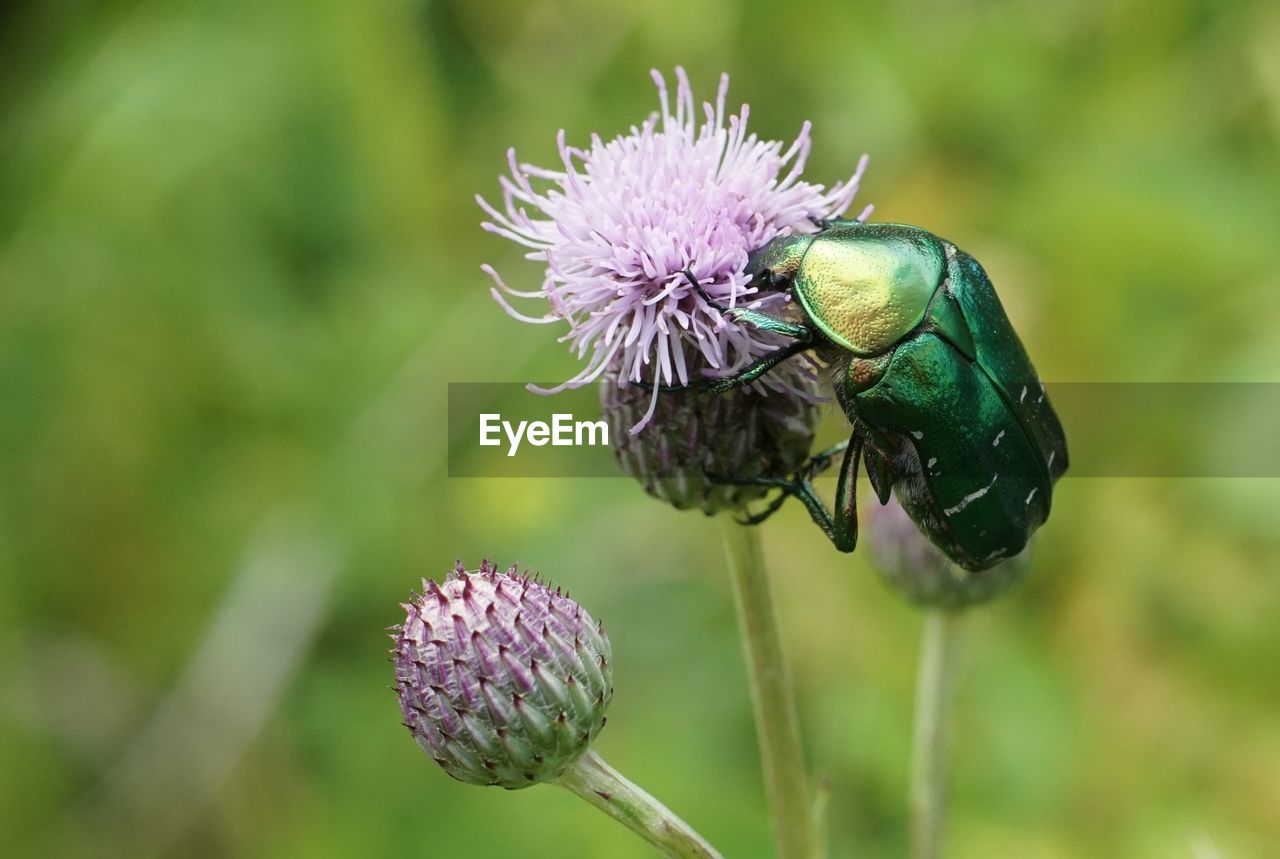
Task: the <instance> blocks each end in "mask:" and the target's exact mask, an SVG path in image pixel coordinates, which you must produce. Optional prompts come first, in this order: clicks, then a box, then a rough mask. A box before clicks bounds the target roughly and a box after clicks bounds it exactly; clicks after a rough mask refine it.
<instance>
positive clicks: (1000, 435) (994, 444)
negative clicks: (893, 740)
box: [991, 430, 1004, 447]
mask: <svg viewBox="0 0 1280 859" xmlns="http://www.w3.org/2000/svg"><path fill="white" fill-rule="evenodd" d="M1002 438H1004V430H1000V432H998V433H996V439H995V441H993V442H991V446H992V447H999V446H1000V439H1002Z"/></svg>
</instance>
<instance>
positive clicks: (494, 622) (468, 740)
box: [392, 561, 613, 790]
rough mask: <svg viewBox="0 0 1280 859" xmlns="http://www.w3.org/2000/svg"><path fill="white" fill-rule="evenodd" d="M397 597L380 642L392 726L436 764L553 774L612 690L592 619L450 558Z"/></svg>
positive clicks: (570, 604)
mask: <svg viewBox="0 0 1280 859" xmlns="http://www.w3.org/2000/svg"><path fill="white" fill-rule="evenodd" d="M422 587H423V592H422V594H421V595H419V596H417V597H415V598H414V600H413V601H412V602H410V603H406V604H405V605H404V606H403V608H404V609H405V612H406V616H405V621H404V624H403V625H402V626H398V627H395V629H394V634H393V635H392V639H393V640H394V641H395V647H394V649H393V650H392V654H393V656H394V661H395V666H396V689H397V694H398V696H399V699H400V709H401V712H402V714H403V716H404V723H405V726H406V727H407V728H409V730H410V731H411V732H412V733H413V738H414V739H415V740H416V741H417V743H418V746H419V747H420V748H421V749H422V750H423V751H424V752H426V753H427V754H428V755H430V756H431V757H432V758H433V759H434V760H435V762H436V763H438V764H439V765H440V766H441V767H442V768H443V769H444V771H445V772H447V773H448V774H449V775H451V776H453V777H454V778H456V779H458V780H459V781H464V782H467V783H469V784H481V785H500V786H501V787H505V788H507V789H508V790H516V789H518V788H523V787H529V786H530V785H534V784H539V783H541V782H547V781H553V780H555V779H557V778H559V777H560V775H561V773H563V772H564V771H565V768H566V767H568V766H569V765H570V764H571V763H573V762H574V761H575V760H577V759H578V758H579V757H580V756H581V755H582V754H583V753H584V752H585V751H586V750H587V748H588V746H590V745H591V742H592V741H593V740H594V739H595V738H596V735H597V734H599V733H600V729H601V728H603V727H604V723H605V710H606V709H608V706H609V701H610V699H611V698H612V697H613V672H612V668H611V666H610V664H609V660H610V657H611V651H610V649H609V639H608V637H607V636H606V635H605V633H604V628H603V627H602V626H601V625H600V624H599V623H597V622H596V621H594V620H592V618H591V616H590V615H589V614H587V613H586V611H584V610H583V609H582V607H581V606H579V605H578V604H577V603H576V602H574V601H573V600H571V599H569V597H568V596H566V595H565V594H563V593H561V592H560V591H559V590H558V589H552V588H550V587H548V586H547V585H544V584H542V583H541V582H538V581H535V580H533V579H530V578H527V577H525V576H522V575H519V574H518V573H517V571H516V568H515V567H512V568H511V569H509V570H508V571H507V572H505V573H502V572H499V571H498V568H497V567H495V566H494V565H492V564H490V563H489V562H488V561H484V562H482V563H481V564H480V569H479V570H478V571H475V572H467V571H466V570H465V569H463V568H462V565H461V564H459V565H458V566H457V568H455V570H454V571H453V572H452V573H451V574H450V575H449V576H448V578H446V579H445V581H444V583H443V584H439V585H437V584H436V583H435V582H433V581H430V580H425V579H424V580H423V583H422Z"/></svg>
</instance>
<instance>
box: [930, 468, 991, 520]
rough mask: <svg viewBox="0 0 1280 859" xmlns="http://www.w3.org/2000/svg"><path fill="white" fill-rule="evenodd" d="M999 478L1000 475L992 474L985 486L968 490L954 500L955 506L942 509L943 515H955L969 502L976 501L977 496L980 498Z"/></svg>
mask: <svg viewBox="0 0 1280 859" xmlns="http://www.w3.org/2000/svg"><path fill="white" fill-rule="evenodd" d="M999 478H1000V475H998V474H996V475H994V476H992V478H991V482H990V483H988V484H987V485H986V486H984V487H982V488H981V489H975V490H974V491H972V492H970V493H969V494H968V495H966V496H965V497H963V498H961V499H960V500H959V501H958V502H956V506H954V507H948V508H946V509H945V510H943V511H942V515H943V516H954V515H956V514H957V513H959V512H960V511H961V510H963V509H964V508H966V507H968V506H969V505H970V504H972V503H973V502H975V501H977V500H978V499H979V498H981V497H982V496H984V495H986V494H987V493H988V492H990V491H991V487H993V486H995V485H996V481H997V480H998V479H999Z"/></svg>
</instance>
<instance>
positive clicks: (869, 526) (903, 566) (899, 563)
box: [866, 498, 1028, 609]
mask: <svg viewBox="0 0 1280 859" xmlns="http://www.w3.org/2000/svg"><path fill="white" fill-rule="evenodd" d="M866 519H867V521H866V541H867V543H868V544H869V548H870V550H871V559H872V562H873V563H874V565H875V567H876V570H877V571H878V572H879V573H880V577H881V578H882V579H884V581H885V583H886V584H888V585H889V587H890V588H892V589H893V590H895V591H897V592H898V593H899V594H901V595H902V596H904V597H906V598H907V599H908V600H910V601H911V602H914V603H918V604H920V605H925V606H938V607H940V608H949V609H961V608H965V607H967V606H971V605H977V604H979V603H984V602H987V601H988V600H991V599H994V598H995V597H997V596H999V595H1000V594H1002V593H1004V591H1005V590H1006V589H1008V588H1009V586H1011V585H1012V584H1013V583H1014V582H1016V581H1018V580H1019V579H1020V578H1022V576H1023V574H1024V573H1026V571H1027V567H1028V564H1027V552H1025V551H1024V552H1023V553H1022V554H1020V555H1017V556H1016V557H1013V558H1010V559H1009V560H1007V561H1004V562H1002V563H999V564H996V565H995V566H994V567H991V568H989V569H986V570H983V571H981V572H977V573H973V572H970V571H968V570H965V569H963V568H962V567H959V566H957V565H955V564H953V563H951V562H950V561H948V560H947V558H946V556H945V555H943V554H942V552H941V551H939V550H938V549H937V548H936V547H935V546H934V545H933V544H932V543H930V542H929V540H928V538H927V537H925V536H924V534H922V533H921V532H920V529H919V527H918V526H917V525H916V523H914V522H912V521H911V517H909V516H908V515H907V511H905V510H903V509H902V505H901V504H899V503H898V500H897V499H896V498H893V499H890V501H889V503H888V504H886V505H884V506H883V507H882V506H880V505H878V504H872V505H870V509H869V511H868V512H867V517H866Z"/></svg>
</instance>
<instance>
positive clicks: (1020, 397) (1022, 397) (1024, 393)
mask: <svg viewBox="0 0 1280 859" xmlns="http://www.w3.org/2000/svg"><path fill="white" fill-rule="evenodd" d="M1026 398H1027V386H1026V385H1023V386H1022V393H1021V394H1019V395H1018V402H1019V403H1021V402H1022V401H1023V400H1025V399H1026Z"/></svg>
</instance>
